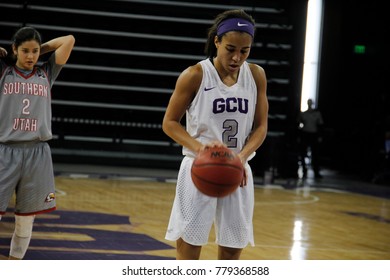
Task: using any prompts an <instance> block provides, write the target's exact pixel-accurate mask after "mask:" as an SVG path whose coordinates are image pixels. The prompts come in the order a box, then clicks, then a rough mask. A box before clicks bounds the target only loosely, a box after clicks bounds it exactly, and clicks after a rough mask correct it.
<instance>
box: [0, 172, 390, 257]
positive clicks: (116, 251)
mask: <svg viewBox="0 0 390 280" xmlns="http://www.w3.org/2000/svg"><path fill="white" fill-rule="evenodd" d="M56 184H57V190H58V193H57V204H58V210H57V211H55V212H53V213H49V214H46V215H42V216H38V217H37V219H36V223H35V225H34V232H33V238H32V242H31V246H30V249H29V252H28V255H26V258H30V259H34V258H38V259H41V258H53V256H56V254H57V255H58V258H59V259H63V258H65V259H74V258H76V259H91V258H93V259H106V258H110V259H118V258H119V259H132V258H136V259H139V258H141V259H142V258H144V259H147V258H148V259H154V258H156V259H174V258H175V248H174V247H175V244H174V242H169V241H166V240H165V239H164V236H165V230H166V226H167V223H168V218H169V215H170V211H171V205H172V201H173V198H174V193H175V183H174V182H160V181H158V180H142V179H137V178H111V179H99V178H84V177H83V176H79V177H77V176H76V177H69V176H63V177H62V176H58V177H56ZM10 208H12V204H11V205H10ZM253 222H254V230H255V232H254V233H255V243H256V246H255V247H250V246H248V247H247V248H246V249H245V250H244V251H243V254H242V259H247V260H254V259H256V260H264V259H265V260H292V259H305V260H361V259H363V260H383V259H386V260H388V259H390V200H389V199H386V198H380V197H374V196H369V195H362V194H357V193H351V192H344V191H341V190H336V189H330V188H326V187H323V188H321V187H315V188H313V187H310V186H307V185H302V187H299V188H294V189H287V188H283V187H282V186H278V185H267V186H262V185H259V186H257V187H256V189H255V213H254V221H253ZM12 231H13V215H12V214H7V215H5V216H4V217H3V220H2V221H1V222H0V240H3V241H2V242H1V243H0V259H5V258H6V255H7V252H8V249H9V247H8V245H7V244H8V242H9V239H10V237H11V235H12ZM216 252H217V247H216V245H215V244H214V232H213V230H212V232H211V235H210V240H209V244H208V245H206V246H204V247H203V250H202V253H201V259H210V260H212V259H216ZM59 255H60V256H59Z"/></svg>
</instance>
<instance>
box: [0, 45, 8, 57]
mask: <svg viewBox="0 0 390 280" xmlns="http://www.w3.org/2000/svg"><path fill="white" fill-rule="evenodd" d="M6 56H7V51H6V50H5V49H4V48H2V47H0V58H2V57H6Z"/></svg>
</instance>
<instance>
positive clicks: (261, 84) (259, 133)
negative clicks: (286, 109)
mask: <svg viewBox="0 0 390 280" xmlns="http://www.w3.org/2000/svg"><path fill="white" fill-rule="evenodd" d="M250 67H251V70H252V74H253V77H254V79H255V82H256V86H257V103H256V111H255V118H254V123H253V129H252V132H251V134H250V135H249V138H248V139H247V142H246V144H245V146H244V147H243V149H242V150H241V152H240V153H239V156H240V157H241V159H242V160H243V162H245V161H246V160H247V158H248V157H249V156H250V155H251V154H252V153H253V152H255V151H256V150H257V149H258V148H259V147H260V146H261V144H263V142H264V139H265V137H266V135H267V130H268V98H267V78H266V74H265V71H264V69H263V68H262V67H260V66H258V65H256V64H251V65H250Z"/></svg>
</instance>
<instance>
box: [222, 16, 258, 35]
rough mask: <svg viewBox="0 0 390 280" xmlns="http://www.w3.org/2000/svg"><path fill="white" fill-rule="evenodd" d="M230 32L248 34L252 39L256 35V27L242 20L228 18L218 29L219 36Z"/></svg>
mask: <svg viewBox="0 0 390 280" xmlns="http://www.w3.org/2000/svg"><path fill="white" fill-rule="evenodd" d="M229 31H241V32H246V33H248V34H249V35H251V36H252V37H254V35H255V27H254V25H253V23H252V22H250V21H247V20H245V19H242V18H228V19H226V20H224V21H222V22H221V23H220V24H219V25H218V27H217V35H218V36H221V35H222V34H224V33H226V32H229Z"/></svg>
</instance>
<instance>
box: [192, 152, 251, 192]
mask: <svg viewBox="0 0 390 280" xmlns="http://www.w3.org/2000/svg"><path fill="white" fill-rule="evenodd" d="M243 175H244V168H243V166H242V163H241V160H240V158H239V157H238V156H237V154H236V153H235V152H234V151H232V150H230V149H228V148H225V147H218V148H217V147H214V148H206V149H205V150H203V151H202V152H200V153H199V154H198V156H197V157H196V158H195V160H194V162H193V164H192V168H191V177H192V181H193V182H194V184H195V186H196V187H197V188H198V189H199V190H200V191H201V192H202V193H204V194H206V195H208V196H213V197H223V196H226V195H228V194H230V193H232V192H234V191H235V190H236V189H237V187H238V186H239V185H240V183H241V181H242V178H243Z"/></svg>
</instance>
